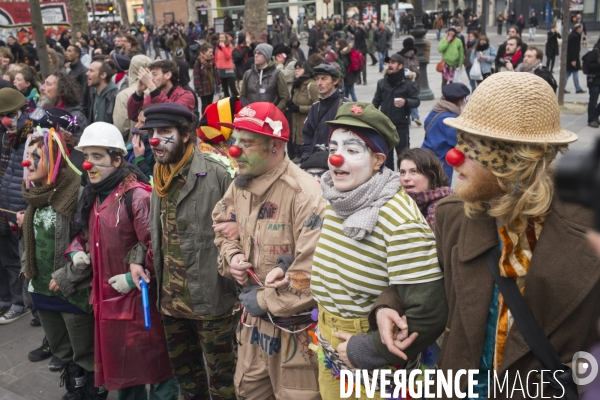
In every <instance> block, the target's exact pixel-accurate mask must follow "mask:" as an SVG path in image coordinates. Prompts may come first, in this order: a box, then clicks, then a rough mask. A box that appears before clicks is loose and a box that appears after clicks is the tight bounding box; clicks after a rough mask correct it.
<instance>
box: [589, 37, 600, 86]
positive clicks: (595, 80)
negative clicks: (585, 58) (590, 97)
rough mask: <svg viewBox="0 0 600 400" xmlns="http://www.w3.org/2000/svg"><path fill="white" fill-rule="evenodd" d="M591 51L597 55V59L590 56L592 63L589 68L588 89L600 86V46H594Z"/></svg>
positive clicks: (590, 62)
mask: <svg viewBox="0 0 600 400" xmlns="http://www.w3.org/2000/svg"><path fill="white" fill-rule="evenodd" d="M591 51H593V52H595V53H596V54H595V55H596V57H595V58H594V57H592V56H589V57H590V58H591V61H589V66H588V71H589V74H588V75H587V85H588V87H590V86H600V46H598V45H596V46H594V48H593V49H592V50H591Z"/></svg>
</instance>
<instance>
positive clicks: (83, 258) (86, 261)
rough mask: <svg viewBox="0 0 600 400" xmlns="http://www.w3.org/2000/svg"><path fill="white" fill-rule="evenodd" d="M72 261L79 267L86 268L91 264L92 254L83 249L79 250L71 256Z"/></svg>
mask: <svg viewBox="0 0 600 400" xmlns="http://www.w3.org/2000/svg"><path fill="white" fill-rule="evenodd" d="M71 261H73V265H75V267H77V268H79V269H85V268H87V266H88V265H90V256H89V255H88V254H86V253H85V252H83V251H78V252H77V253H75V254H73V257H71Z"/></svg>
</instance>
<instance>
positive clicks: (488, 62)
mask: <svg viewBox="0 0 600 400" xmlns="http://www.w3.org/2000/svg"><path fill="white" fill-rule="evenodd" d="M482 56H484V57H487V58H486V59H485V60H479V66H480V67H481V73H482V74H491V73H492V66H493V65H494V60H495V59H496V48H495V47H494V46H492V45H491V44H490V45H489V47H488V48H487V49H486V50H485V51H484V52H481V51H477V49H475V50H473V51H472V52H471V64H473V63H475V60H476V59H477V57H482Z"/></svg>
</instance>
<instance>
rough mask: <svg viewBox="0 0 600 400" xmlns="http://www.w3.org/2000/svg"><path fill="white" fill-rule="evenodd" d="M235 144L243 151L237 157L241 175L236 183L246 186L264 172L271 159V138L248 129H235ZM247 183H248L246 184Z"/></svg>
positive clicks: (233, 135)
mask: <svg viewBox="0 0 600 400" xmlns="http://www.w3.org/2000/svg"><path fill="white" fill-rule="evenodd" d="M232 137H233V138H234V140H235V145H236V146H237V147H239V148H240V149H241V151H242V153H241V155H240V156H239V157H238V158H237V159H236V162H237V164H238V168H239V172H240V174H239V177H240V179H236V185H238V186H239V187H244V186H243V185H244V184H246V183H248V182H249V181H250V180H251V179H252V178H254V177H256V176H260V175H262V174H264V173H265V172H267V171H266V165H267V162H268V160H269V156H270V151H269V145H268V143H269V140H268V138H266V137H265V136H262V135H259V134H257V133H252V132H248V131H237V130H235V131H234V132H233V134H232ZM246 185H247V184H246Z"/></svg>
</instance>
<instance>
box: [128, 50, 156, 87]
mask: <svg viewBox="0 0 600 400" xmlns="http://www.w3.org/2000/svg"><path fill="white" fill-rule="evenodd" d="M150 64H152V59H151V58H150V57H148V56H145V55H143V54H138V55H137V56H133V58H132V59H131V64H129V73H128V76H129V86H133V85H134V84H137V81H138V71H139V70H140V67H146V68H148V65H150Z"/></svg>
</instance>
